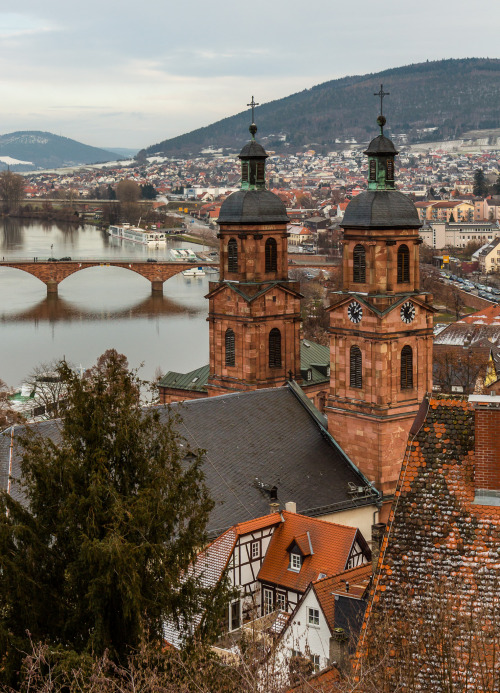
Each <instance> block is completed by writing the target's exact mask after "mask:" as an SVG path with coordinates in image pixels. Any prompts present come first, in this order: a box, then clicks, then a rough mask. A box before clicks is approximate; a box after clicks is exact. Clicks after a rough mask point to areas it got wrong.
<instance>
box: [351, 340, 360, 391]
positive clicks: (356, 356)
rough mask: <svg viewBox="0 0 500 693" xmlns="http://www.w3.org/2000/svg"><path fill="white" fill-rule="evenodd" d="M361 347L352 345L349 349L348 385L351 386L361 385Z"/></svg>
mask: <svg viewBox="0 0 500 693" xmlns="http://www.w3.org/2000/svg"><path fill="white" fill-rule="evenodd" d="M361 366H362V357H361V349H360V348H359V347H358V346H352V347H351V351H350V367H351V369H350V385H351V387H359V388H361V387H363V374H362V369H361Z"/></svg>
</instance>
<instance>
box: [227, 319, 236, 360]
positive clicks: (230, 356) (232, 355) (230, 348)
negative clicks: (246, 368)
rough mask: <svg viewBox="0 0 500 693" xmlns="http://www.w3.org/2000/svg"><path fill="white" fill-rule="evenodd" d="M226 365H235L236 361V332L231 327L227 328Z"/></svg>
mask: <svg viewBox="0 0 500 693" xmlns="http://www.w3.org/2000/svg"><path fill="white" fill-rule="evenodd" d="M225 343H226V366H234V365H235V363H236V351H235V338H234V332H233V330H232V329H231V328H230V327H229V328H228V329H227V330H226V338H225Z"/></svg>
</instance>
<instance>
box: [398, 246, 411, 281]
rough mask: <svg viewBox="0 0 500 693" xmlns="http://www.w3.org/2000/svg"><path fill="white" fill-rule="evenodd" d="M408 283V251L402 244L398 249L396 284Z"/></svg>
mask: <svg viewBox="0 0 500 693" xmlns="http://www.w3.org/2000/svg"><path fill="white" fill-rule="evenodd" d="M409 281H410V251H409V250H408V246H407V245H405V244H404V243H403V245H400V246H399V248H398V284H404V283H405V282H409Z"/></svg>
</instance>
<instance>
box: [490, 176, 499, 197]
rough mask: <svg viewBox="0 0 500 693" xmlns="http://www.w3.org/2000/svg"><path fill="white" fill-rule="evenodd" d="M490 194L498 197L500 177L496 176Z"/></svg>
mask: <svg viewBox="0 0 500 693" xmlns="http://www.w3.org/2000/svg"><path fill="white" fill-rule="evenodd" d="M492 192H493V194H494V195H500V175H498V176H497V179H496V181H495V183H494V184H493V188H492Z"/></svg>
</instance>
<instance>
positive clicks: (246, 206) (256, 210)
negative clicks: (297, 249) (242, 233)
mask: <svg viewBox="0 0 500 693" xmlns="http://www.w3.org/2000/svg"><path fill="white" fill-rule="evenodd" d="M217 221H218V222H219V224H281V223H285V224H286V223H288V222H289V221H290V220H289V218H288V216H287V213H286V208H285V205H284V204H283V202H282V201H281V200H280V198H279V197H278V196H277V195H275V194H274V193H272V192H271V191H270V190H238V191H237V192H235V193H233V194H232V195H229V197H228V198H226V199H225V200H224V202H223V203H222V206H221V208H220V212H219V218H218V220H217Z"/></svg>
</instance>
